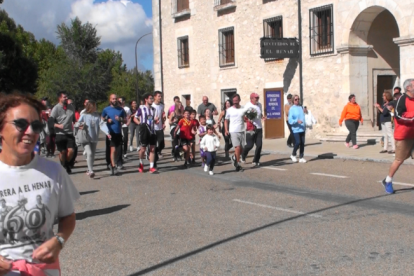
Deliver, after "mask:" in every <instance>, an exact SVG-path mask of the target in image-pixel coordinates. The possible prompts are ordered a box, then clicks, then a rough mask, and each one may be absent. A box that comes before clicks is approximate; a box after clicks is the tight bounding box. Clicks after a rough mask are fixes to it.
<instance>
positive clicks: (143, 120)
mask: <svg viewBox="0 0 414 276" xmlns="http://www.w3.org/2000/svg"><path fill="white" fill-rule="evenodd" d="M144 99H145V105H141V106H140V107H139V108H138V110H137V113H136V115H135V118H134V121H135V123H136V124H139V125H140V128H139V139H140V144H141V149H140V151H139V167H138V171H139V172H140V173H143V172H144V164H143V159H144V155H145V151H146V148H147V147H149V151H150V156H149V161H150V169H149V172H150V173H156V172H157V169H156V168H155V167H154V161H155V145H156V144H157V135H156V134H155V129H154V125H155V124H158V123H159V121H160V120H161V118H159V117H156V116H155V112H156V111H155V108H153V107H152V103H153V101H154V97H153V96H152V94H150V93H148V94H145V95H144Z"/></svg>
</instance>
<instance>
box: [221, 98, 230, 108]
mask: <svg viewBox="0 0 414 276" xmlns="http://www.w3.org/2000/svg"><path fill="white" fill-rule="evenodd" d="M227 102H228V103H230V107H231V106H233V102H232V101H231V100H230V99H228V100H226V101H225V102H224V104H223V109H222V110H226V103H227Z"/></svg>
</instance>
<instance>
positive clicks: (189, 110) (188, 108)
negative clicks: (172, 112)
mask: <svg viewBox="0 0 414 276" xmlns="http://www.w3.org/2000/svg"><path fill="white" fill-rule="evenodd" d="M186 110H188V112H190V113H191V111H193V110H194V109H193V108H192V107H191V106H186V107H185V109H184V111H186Z"/></svg>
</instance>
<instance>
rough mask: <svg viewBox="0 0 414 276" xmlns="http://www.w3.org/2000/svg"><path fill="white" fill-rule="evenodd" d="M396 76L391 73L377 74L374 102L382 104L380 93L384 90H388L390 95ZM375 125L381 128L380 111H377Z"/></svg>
mask: <svg viewBox="0 0 414 276" xmlns="http://www.w3.org/2000/svg"><path fill="white" fill-rule="evenodd" d="M396 78H397V76H395V75H394V76H392V75H378V76H377V91H376V95H375V97H374V99H376V103H378V104H380V105H382V104H383V103H384V100H383V99H382V95H383V94H384V92H386V91H389V92H391V95H392V89H393V88H394V83H395V79H396ZM375 125H376V126H377V127H378V129H379V130H381V122H380V113H379V112H377V116H376V122H375Z"/></svg>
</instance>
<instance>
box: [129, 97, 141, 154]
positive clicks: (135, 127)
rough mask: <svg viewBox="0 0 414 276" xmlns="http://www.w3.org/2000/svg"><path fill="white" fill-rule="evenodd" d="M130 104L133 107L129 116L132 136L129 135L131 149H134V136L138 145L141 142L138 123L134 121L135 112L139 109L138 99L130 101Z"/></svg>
mask: <svg viewBox="0 0 414 276" xmlns="http://www.w3.org/2000/svg"><path fill="white" fill-rule="evenodd" d="M129 106H130V107H131V116H130V117H129V132H130V133H131V136H129V151H134V147H133V145H132V144H133V141H134V136H135V137H136V141H137V147H138V144H139V142H138V139H139V138H138V137H139V135H138V125H137V124H136V123H135V122H134V117H135V113H136V112H137V109H138V106H137V101H131V102H130V103H129Z"/></svg>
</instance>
